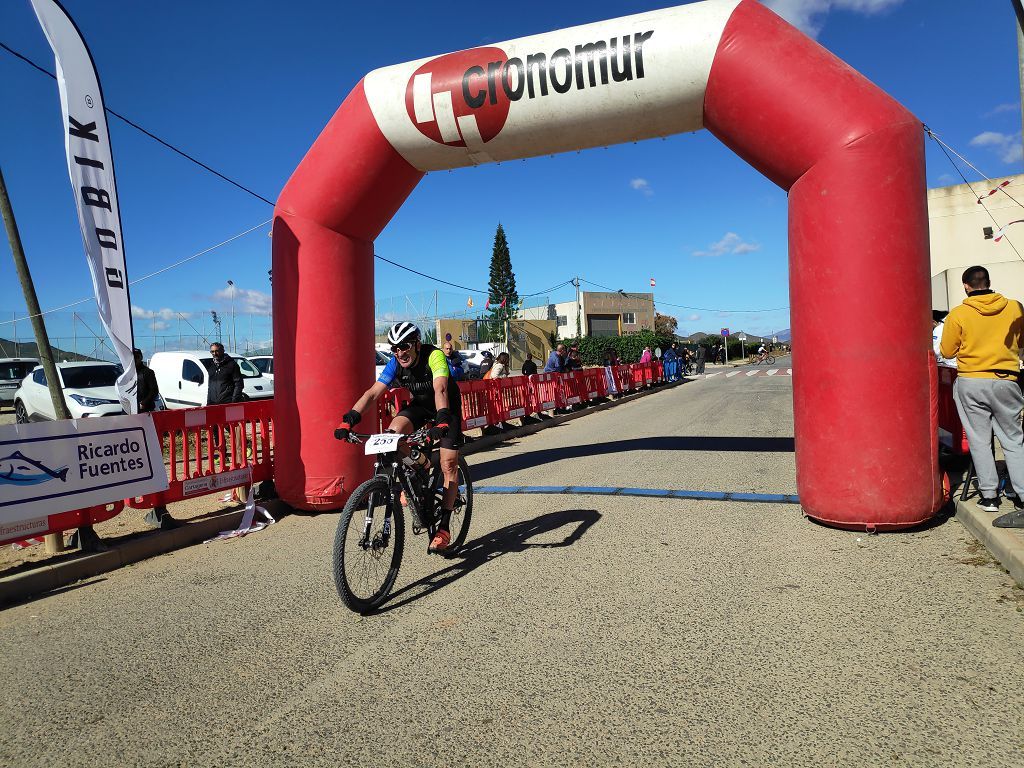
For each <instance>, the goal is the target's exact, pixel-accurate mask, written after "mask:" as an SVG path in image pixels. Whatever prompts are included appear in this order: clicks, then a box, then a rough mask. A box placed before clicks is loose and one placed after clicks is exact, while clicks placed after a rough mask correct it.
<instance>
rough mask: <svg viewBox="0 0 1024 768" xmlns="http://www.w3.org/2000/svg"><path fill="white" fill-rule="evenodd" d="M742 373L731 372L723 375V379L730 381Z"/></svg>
mask: <svg viewBox="0 0 1024 768" xmlns="http://www.w3.org/2000/svg"><path fill="white" fill-rule="evenodd" d="M741 373H743V371H733V372H732V373H727V374H725V378H727V379H731V378H732V377H733V376H739V375H740V374H741Z"/></svg>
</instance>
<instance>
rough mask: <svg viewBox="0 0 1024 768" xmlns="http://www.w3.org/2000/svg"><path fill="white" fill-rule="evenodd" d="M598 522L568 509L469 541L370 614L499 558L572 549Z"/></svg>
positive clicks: (593, 514)
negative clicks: (552, 537)
mask: <svg viewBox="0 0 1024 768" xmlns="http://www.w3.org/2000/svg"><path fill="white" fill-rule="evenodd" d="M600 519H601V515H600V513H599V512H598V511H597V510H594V509H568V510H561V511H559V512H548V513H547V514H545V515H541V516H540V517H536V518H534V519H533V520H524V521H522V522H520V523H513V524H512V525H507V526H505V527H504V528H499V529H498V530H496V531H493V532H492V533H488V534H486V535H485V536H481V537H480V538H478V539H473V540H472V541H470V542H469V543H468V544H466V545H465V546H464V547H463V548H462V549H460V550H459V551H458V552H456V553H455V554H454V555H452V556H451V558H449V561H448V562H449V563H450V565H448V566H447V567H445V568H442V569H441V570H440V571H435V572H434V573H431V574H429V575H428V576H424V577H423V578H422V579H417V580H416V581H414V582H412V583H411V584H408V585H406V586H404V587H402V588H401V589H400V590H398V591H397V592H394V593H393V594H392V595H391V597H390V598H389V599H388V601H387V602H386V603H384V605H383V606H381V607H380V608H378V609H377V610H376V611H371V612H370V614H369V615H377V614H382V613H388V612H389V611H393V610H395V609H396V608H401V607H402V606H403V605H408V604H409V603H412V602H415V601H416V600H421V599H422V598H424V597H427V596H428V595H431V594H433V593H434V592H436V591H437V590H439V589H442V588H444V587H447V586H448V585H449V584H451V583H452V582H453V581H457V580H458V579H461V578H462V577H463V576H465V575H467V574H469V573H472V572H473V571H475V570H476V569H477V568H479V567H480V566H481V565H484V564H486V563H489V562H491V561H492V560H494V559H496V558H498V557H501V556H502V555H508V554H513V553H516V552H525V551H526V550H528V549H559V548H562V547H569V546H572V545H573V544H575V543H576V542H577V541H579V540H580V538H582V536H583V534H584V533H586V532H587V530H589V528H590V527H591V526H592V525H593V524H594V523H596V522H597V521H598V520H600ZM565 526H570V530H569V531H568V532H567V533H566V534H565V537H564V538H563V539H561V540H560V541H553V542H543V543H539V542H538V543H531V542H530V539H532V538H534V537H535V536H541V535H543V534H547V533H551V532H553V531H557V530H558V529H559V528H563V527H565Z"/></svg>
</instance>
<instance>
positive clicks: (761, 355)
mask: <svg viewBox="0 0 1024 768" xmlns="http://www.w3.org/2000/svg"><path fill="white" fill-rule="evenodd" d="M757 357H758V360H757V361H758V362H759V363H763V362H764V361H765V358H767V357H768V348H767V347H766V346H765V345H764V342H763V341H762V342H761V346H760V347H758V348H757Z"/></svg>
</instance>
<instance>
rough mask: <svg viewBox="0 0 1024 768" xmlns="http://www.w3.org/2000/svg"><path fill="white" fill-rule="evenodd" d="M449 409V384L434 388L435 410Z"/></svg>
mask: <svg viewBox="0 0 1024 768" xmlns="http://www.w3.org/2000/svg"><path fill="white" fill-rule="evenodd" d="M447 407H448V384H447V383H445V384H441V385H437V386H435V387H434V408H436V409H437V410H438V411H441V410H442V409H446V408H447Z"/></svg>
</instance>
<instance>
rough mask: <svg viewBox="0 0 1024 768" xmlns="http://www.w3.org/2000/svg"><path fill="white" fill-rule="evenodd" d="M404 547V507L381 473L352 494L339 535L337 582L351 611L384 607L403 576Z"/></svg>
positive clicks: (337, 586) (335, 553)
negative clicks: (385, 601)
mask: <svg viewBox="0 0 1024 768" xmlns="http://www.w3.org/2000/svg"><path fill="white" fill-rule="evenodd" d="M404 546H405V520H404V518H403V515H402V507H401V505H400V504H396V503H395V500H394V499H393V498H392V496H391V488H390V483H389V480H388V478H386V477H383V476H380V475H378V476H377V477H373V478H371V479H369V480H367V481H366V482H365V483H363V484H362V485H360V486H359V487H358V488H356V489H355V491H353V492H352V495H351V496H350V497H349V499H348V502H347V503H346V504H345V508H344V509H343V510H342V513H341V520H339V521H338V530H337V532H336V533H335V535H334V586H335V587H336V588H337V590H338V594H339V595H340V596H341V599H342V600H343V601H344V602H345V605H347V606H348V607H349V608H350V609H351V610H353V611H356V612H357V613H367V612H368V611H372V610H373V609H374V608H377V607H378V606H380V604H381V603H383V602H384V600H385V599H386V598H387V596H388V593H390V592H391V588H392V587H393V586H394V585H395V579H397V578H398V567H399V565H400V564H401V562H402V550H403V548H404Z"/></svg>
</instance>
